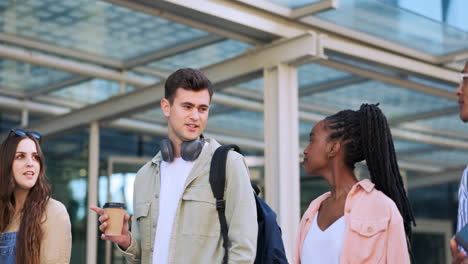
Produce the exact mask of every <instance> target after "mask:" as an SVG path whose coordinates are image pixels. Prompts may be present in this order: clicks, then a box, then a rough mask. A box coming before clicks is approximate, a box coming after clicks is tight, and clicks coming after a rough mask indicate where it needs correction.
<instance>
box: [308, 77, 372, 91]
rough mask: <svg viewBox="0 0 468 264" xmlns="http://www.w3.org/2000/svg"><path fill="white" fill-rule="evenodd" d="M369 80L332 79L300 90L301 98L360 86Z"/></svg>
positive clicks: (355, 78)
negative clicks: (351, 86) (345, 87)
mask: <svg viewBox="0 0 468 264" xmlns="http://www.w3.org/2000/svg"><path fill="white" fill-rule="evenodd" d="M367 81H369V79H366V78H362V77H359V76H351V77H343V78H339V79H331V80H327V81H324V82H321V83H318V84H312V85H308V86H305V87H301V88H300V89H299V96H305V95H311V94H314V93H320V92H324V91H328V90H331V89H336V88H340V87H343V86H348V85H353V84H359V83H363V82H367Z"/></svg>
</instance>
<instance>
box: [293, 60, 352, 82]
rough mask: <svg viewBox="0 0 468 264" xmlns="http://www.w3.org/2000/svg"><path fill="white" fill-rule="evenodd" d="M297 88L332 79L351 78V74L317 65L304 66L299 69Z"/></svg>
mask: <svg viewBox="0 0 468 264" xmlns="http://www.w3.org/2000/svg"><path fill="white" fill-rule="evenodd" d="M298 76H299V80H298V81H299V88H301V87H304V86H311V85H315V84H319V83H323V82H326V81H330V80H333V79H341V78H345V77H351V76H352V74H350V73H347V72H342V71H339V70H335V69H333V68H329V67H325V66H321V65H318V64H306V65H303V66H300V67H299V70H298Z"/></svg>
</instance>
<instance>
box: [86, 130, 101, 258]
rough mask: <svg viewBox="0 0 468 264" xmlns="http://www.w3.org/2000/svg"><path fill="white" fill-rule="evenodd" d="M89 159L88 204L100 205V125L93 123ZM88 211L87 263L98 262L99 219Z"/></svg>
mask: <svg viewBox="0 0 468 264" xmlns="http://www.w3.org/2000/svg"><path fill="white" fill-rule="evenodd" d="M88 148H89V159H88V163H89V164H88V166H89V167H88V204H87V208H89V206H90V205H94V206H97V205H98V185H99V182H98V177H99V124H98V122H92V123H91V126H90V129H89V144H88ZM86 211H87V216H88V217H87V221H86V223H87V224H86V263H87V264H95V263H96V262H97V239H98V224H97V223H98V217H97V214H95V213H94V212H91V211H90V210H86Z"/></svg>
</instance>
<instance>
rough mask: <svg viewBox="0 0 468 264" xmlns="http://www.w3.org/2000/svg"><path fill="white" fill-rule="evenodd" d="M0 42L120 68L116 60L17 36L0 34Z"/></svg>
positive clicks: (119, 62) (120, 64)
mask: <svg viewBox="0 0 468 264" xmlns="http://www.w3.org/2000/svg"><path fill="white" fill-rule="evenodd" d="M0 41H2V42H5V43H10V44H14V45H17V46H20V47H23V48H28V49H32V50H40V51H45V52H47V53H51V54H56V55H60V56H64V57H68V58H73V59H77V60H80V61H87V62H92V63H96V64H99V65H104V66H108V67H112V68H121V67H122V62H121V61H119V60H116V59H111V58H107V57H102V56H100V55H98V54H91V53H88V52H84V51H78V50H72V49H67V48H63V47H60V46H56V45H52V44H48V43H45V42H41V41H38V40H31V39H27V38H24V37H20V36H17V35H10V34H8V33H4V32H0Z"/></svg>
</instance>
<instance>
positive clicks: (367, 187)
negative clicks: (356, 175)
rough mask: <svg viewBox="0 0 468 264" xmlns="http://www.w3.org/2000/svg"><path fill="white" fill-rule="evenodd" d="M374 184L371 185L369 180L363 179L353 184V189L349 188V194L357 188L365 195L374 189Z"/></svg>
mask: <svg viewBox="0 0 468 264" xmlns="http://www.w3.org/2000/svg"><path fill="white" fill-rule="evenodd" d="M374 186H375V184H373V183H372V182H371V181H370V180H369V179H364V180H361V181H359V182H357V183H356V184H354V186H353V188H351V191H350V193H354V192H355V191H356V190H357V188H358V187H361V188H362V189H363V190H364V191H366V192H367V193H370V192H371V191H372V190H373V189H374Z"/></svg>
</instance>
